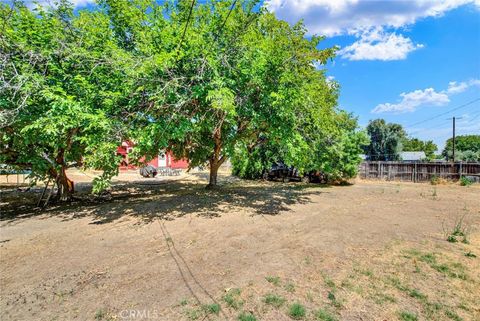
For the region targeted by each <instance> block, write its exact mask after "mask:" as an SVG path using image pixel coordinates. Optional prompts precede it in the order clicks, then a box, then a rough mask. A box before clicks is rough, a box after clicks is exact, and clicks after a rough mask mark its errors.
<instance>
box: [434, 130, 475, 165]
mask: <svg viewBox="0 0 480 321" xmlns="http://www.w3.org/2000/svg"><path fill="white" fill-rule="evenodd" d="M442 155H443V156H444V157H446V158H447V159H452V157H453V138H449V139H447V141H446V143H445V148H444V149H443V151H442ZM455 160H465V161H480V135H462V136H457V137H455Z"/></svg>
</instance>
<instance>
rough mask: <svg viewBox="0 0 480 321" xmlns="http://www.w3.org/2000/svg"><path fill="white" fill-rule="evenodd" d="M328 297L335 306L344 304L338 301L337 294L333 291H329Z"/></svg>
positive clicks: (338, 306)
mask: <svg viewBox="0 0 480 321" xmlns="http://www.w3.org/2000/svg"><path fill="white" fill-rule="evenodd" d="M327 298H328V299H329V300H330V302H331V303H332V305H333V306H334V307H336V308H340V307H341V306H342V304H341V303H340V302H339V301H337V298H336V297H335V294H334V293H333V292H328V295H327Z"/></svg>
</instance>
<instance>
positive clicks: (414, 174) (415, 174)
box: [413, 162, 417, 183]
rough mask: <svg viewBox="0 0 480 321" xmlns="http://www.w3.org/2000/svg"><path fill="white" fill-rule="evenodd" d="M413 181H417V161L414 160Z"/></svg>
mask: <svg viewBox="0 0 480 321" xmlns="http://www.w3.org/2000/svg"><path fill="white" fill-rule="evenodd" d="M413 182H414V183H416V182H417V162H415V164H414V166H413Z"/></svg>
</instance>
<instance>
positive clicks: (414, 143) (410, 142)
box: [402, 137, 438, 159]
mask: <svg viewBox="0 0 480 321" xmlns="http://www.w3.org/2000/svg"><path fill="white" fill-rule="evenodd" d="M402 150H403V151H405V152H425V155H426V156H427V158H428V159H433V158H434V157H435V152H436V151H437V150H438V147H437V145H436V144H434V143H433V141H431V140H427V141H423V140H420V139H418V138H409V137H405V138H403V139H402Z"/></svg>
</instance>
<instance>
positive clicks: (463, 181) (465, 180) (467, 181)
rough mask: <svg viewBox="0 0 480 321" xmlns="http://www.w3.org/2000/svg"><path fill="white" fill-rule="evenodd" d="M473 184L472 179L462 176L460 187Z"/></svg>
mask: <svg viewBox="0 0 480 321" xmlns="http://www.w3.org/2000/svg"><path fill="white" fill-rule="evenodd" d="M472 184H473V180H471V179H470V178H468V177H465V176H462V177H461V178H460V185H462V186H470V185H472Z"/></svg>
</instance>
